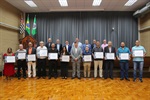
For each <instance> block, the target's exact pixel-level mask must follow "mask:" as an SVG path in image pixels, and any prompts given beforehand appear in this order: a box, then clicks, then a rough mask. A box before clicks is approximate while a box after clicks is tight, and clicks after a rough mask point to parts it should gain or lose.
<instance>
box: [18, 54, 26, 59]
mask: <svg viewBox="0 0 150 100" xmlns="http://www.w3.org/2000/svg"><path fill="white" fill-rule="evenodd" d="M18 59H26V53H18Z"/></svg>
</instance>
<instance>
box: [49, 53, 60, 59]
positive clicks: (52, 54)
mask: <svg viewBox="0 0 150 100" xmlns="http://www.w3.org/2000/svg"><path fill="white" fill-rule="evenodd" d="M48 59H49V60H57V59H58V53H49V55H48Z"/></svg>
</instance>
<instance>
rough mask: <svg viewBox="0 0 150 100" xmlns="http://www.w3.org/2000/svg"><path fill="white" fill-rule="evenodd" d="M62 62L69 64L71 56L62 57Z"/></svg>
mask: <svg viewBox="0 0 150 100" xmlns="http://www.w3.org/2000/svg"><path fill="white" fill-rule="evenodd" d="M61 61H62V62H69V61H70V56H68V55H62V59H61Z"/></svg>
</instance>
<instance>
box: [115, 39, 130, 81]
mask: <svg viewBox="0 0 150 100" xmlns="http://www.w3.org/2000/svg"><path fill="white" fill-rule="evenodd" d="M123 53H127V54H129V56H130V54H131V52H130V50H129V48H128V47H126V46H125V43H124V42H121V46H120V47H119V48H118V50H117V58H118V60H119V62H120V69H121V78H120V80H124V78H125V79H126V80H127V81H130V80H129V78H128V69H129V60H130V59H129V60H121V59H120V56H119V55H120V54H123ZM129 58H130V57H129Z"/></svg>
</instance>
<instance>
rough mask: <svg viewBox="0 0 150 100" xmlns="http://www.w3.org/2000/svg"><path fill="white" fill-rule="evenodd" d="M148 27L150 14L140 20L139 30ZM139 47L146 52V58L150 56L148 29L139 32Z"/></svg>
mask: <svg viewBox="0 0 150 100" xmlns="http://www.w3.org/2000/svg"><path fill="white" fill-rule="evenodd" d="M148 26H150V13H148V14H146V15H145V16H144V17H141V18H140V29H142V28H145V27H148ZM140 40H141V45H143V46H144V47H145V49H146V51H147V55H146V56H150V29H147V30H144V31H140Z"/></svg>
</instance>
